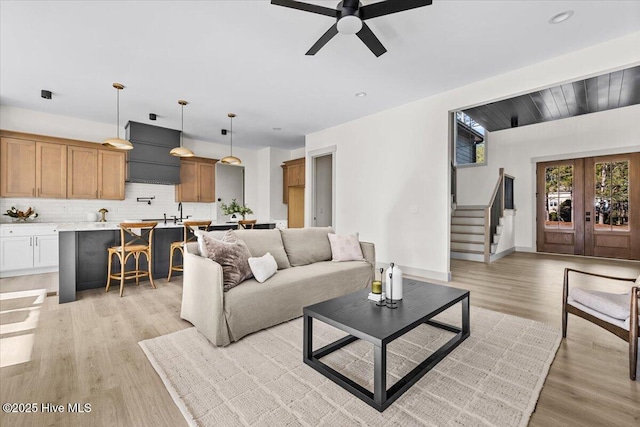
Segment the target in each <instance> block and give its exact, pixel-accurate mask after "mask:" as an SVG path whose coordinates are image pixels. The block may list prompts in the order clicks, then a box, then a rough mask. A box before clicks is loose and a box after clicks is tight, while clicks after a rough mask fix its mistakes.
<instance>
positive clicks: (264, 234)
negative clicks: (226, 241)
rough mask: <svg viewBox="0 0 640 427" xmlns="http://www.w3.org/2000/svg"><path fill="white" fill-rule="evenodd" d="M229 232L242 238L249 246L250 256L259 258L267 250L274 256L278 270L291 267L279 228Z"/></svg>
mask: <svg viewBox="0 0 640 427" xmlns="http://www.w3.org/2000/svg"><path fill="white" fill-rule="evenodd" d="M229 234H230V235H233V236H235V237H237V238H238V239H240V240H242V241H243V242H244V243H245V244H246V245H247V248H249V252H251V256H252V257H255V258H259V257H261V256H263V255H264V254H266V253H267V252H269V253H271V255H273V258H275V260H276V263H277V264H278V270H282V269H283V268H289V267H291V264H289V258H287V253H286V252H285V251H284V244H283V243H282V236H281V235H280V230H278V229H275V228H274V229H272V230H233V231H230V232H229Z"/></svg>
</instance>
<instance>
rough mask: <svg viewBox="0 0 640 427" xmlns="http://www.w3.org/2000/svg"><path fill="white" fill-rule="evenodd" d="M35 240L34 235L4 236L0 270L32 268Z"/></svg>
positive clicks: (0, 243) (1, 243)
mask: <svg viewBox="0 0 640 427" xmlns="http://www.w3.org/2000/svg"><path fill="white" fill-rule="evenodd" d="M56 238H57V236H56ZM33 240H34V238H33V236H16V237H3V238H2V241H1V242H0V270H2V271H9V270H21V269H24V268H32V267H33Z"/></svg>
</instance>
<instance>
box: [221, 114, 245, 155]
mask: <svg viewBox="0 0 640 427" xmlns="http://www.w3.org/2000/svg"><path fill="white" fill-rule="evenodd" d="M235 116H236V115H235V114H233V113H229V114H227V117H229V120H230V121H231V125H230V130H229V134H230V148H231V151H230V152H229V155H228V156H225V157H223V158H222V159H221V160H220V163H224V164H225V165H241V164H242V161H241V160H240V159H239V158H238V157H236V156H234V155H233V118H234V117H235Z"/></svg>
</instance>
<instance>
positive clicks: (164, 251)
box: [58, 223, 275, 303]
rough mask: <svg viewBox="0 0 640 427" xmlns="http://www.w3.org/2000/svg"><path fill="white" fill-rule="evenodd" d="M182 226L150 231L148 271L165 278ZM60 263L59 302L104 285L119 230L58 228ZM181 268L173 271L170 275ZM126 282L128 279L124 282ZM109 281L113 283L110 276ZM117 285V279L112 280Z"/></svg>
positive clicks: (266, 225)
mask: <svg viewBox="0 0 640 427" xmlns="http://www.w3.org/2000/svg"><path fill="white" fill-rule="evenodd" d="M236 227H237V226H236V225H235V224H228V225H227V224H224V225H215V226H212V227H211V229H212V230H232V229H236ZM255 228H263V229H267V228H275V224H273V223H263V224H256V227H255ZM182 230H183V229H182V228H181V227H174V228H156V230H155V232H154V235H153V248H152V254H151V259H152V262H153V265H152V266H151V267H152V269H151V272H152V275H153V278H154V280H155V279H166V277H167V275H168V274H169V255H170V254H169V251H170V248H171V243H172V242H178V241H180V240H182V233H183V231H182ZM58 234H59V249H60V255H59V257H60V265H59V273H58V280H59V284H58V289H59V290H58V296H59V298H58V301H59V303H65V302H71V301H75V300H76V292H77V291H83V290H85V289H95V288H103V287H105V286H106V285H107V275H108V273H107V267H108V262H109V258H108V254H107V248H109V247H110V246H116V245H119V244H120V230H89V231H60V232H59V233H58ZM173 262H174V264H175V265H179V264H182V254H181V253H180V251H176V252H175V256H174V259H173ZM134 267H135V260H134V259H133V257H131V258H129V260H128V261H127V269H130V270H131V269H133V268H134ZM112 268H113V272H114V273H116V272H119V271H120V264H119V262H118V260H117V258H116V257H114V260H113V266H112ZM140 268H141V269H146V268H147V260H146V258H145V256H144V255H142V256H140ZM181 274H182V272H179V271H174V272H173V275H172V277H173V276H178V275H181ZM127 283H130V281H129V282H127ZM111 285H112V286H113V285H114V282H113V280H112V283H111ZM115 285H116V287H118V286H119V284H118V283H116V284H115Z"/></svg>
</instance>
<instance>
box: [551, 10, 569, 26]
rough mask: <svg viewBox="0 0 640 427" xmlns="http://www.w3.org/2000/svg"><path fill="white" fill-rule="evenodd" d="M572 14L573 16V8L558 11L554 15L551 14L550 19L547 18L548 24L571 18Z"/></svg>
mask: <svg viewBox="0 0 640 427" xmlns="http://www.w3.org/2000/svg"><path fill="white" fill-rule="evenodd" d="M572 16H573V10H566V11H564V12H560V13H558V14H556V15H553V16H552V17H551V19H549V24H559V23H561V22H564V21H566V20H567V19H569V18H571V17H572Z"/></svg>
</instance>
